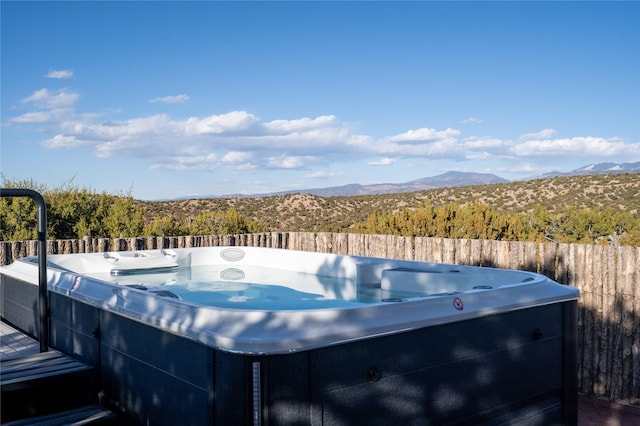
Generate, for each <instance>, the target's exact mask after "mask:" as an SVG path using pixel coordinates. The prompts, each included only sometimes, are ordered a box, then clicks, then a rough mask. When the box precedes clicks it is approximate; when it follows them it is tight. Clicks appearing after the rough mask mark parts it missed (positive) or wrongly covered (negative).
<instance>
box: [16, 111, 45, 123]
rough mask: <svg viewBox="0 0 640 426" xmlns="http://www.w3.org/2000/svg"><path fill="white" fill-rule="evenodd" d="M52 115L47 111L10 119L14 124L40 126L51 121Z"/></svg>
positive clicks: (29, 113)
mask: <svg viewBox="0 0 640 426" xmlns="http://www.w3.org/2000/svg"><path fill="white" fill-rule="evenodd" d="M52 117H53V115H52V114H51V113H50V112H49V111H34V112H28V113H26V114H22V115H19V116H18V117H15V118H13V119H11V121H12V122H14V123H29V124H41V123H47V122H49V121H51V119H52Z"/></svg>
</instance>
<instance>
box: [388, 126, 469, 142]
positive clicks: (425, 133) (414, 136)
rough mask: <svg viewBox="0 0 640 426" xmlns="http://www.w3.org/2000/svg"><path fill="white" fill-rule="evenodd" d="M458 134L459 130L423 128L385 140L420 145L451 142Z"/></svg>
mask: <svg viewBox="0 0 640 426" xmlns="http://www.w3.org/2000/svg"><path fill="white" fill-rule="evenodd" d="M459 134H460V131H459V130H454V129H451V128H449V129H446V130H436V129H430V128H426V127H423V128H421V129H415V130H408V131H406V132H404V133H401V134H399V135H395V136H391V137H389V138H386V141H387V142H395V143H400V144H404V143H408V144H412V143H422V142H441V141H444V140H453V138H455V137H456V136H458V135H459Z"/></svg>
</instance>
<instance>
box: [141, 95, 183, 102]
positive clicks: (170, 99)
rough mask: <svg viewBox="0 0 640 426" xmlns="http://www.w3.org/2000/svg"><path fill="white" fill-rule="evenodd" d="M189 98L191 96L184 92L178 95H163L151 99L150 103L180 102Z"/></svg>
mask: <svg viewBox="0 0 640 426" xmlns="http://www.w3.org/2000/svg"><path fill="white" fill-rule="evenodd" d="M188 100H189V96H188V95H185V94H182V95H176V96H163V97H160V98H153V99H149V103H152V104H153V103H158V102H159V103H163V104H179V103H182V102H187V101H188Z"/></svg>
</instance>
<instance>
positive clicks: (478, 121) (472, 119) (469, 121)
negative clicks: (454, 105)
mask: <svg viewBox="0 0 640 426" xmlns="http://www.w3.org/2000/svg"><path fill="white" fill-rule="evenodd" d="M462 123H463V124H467V123H482V120H480V119H479V118H476V117H467V118H465V119H464V120H462Z"/></svg>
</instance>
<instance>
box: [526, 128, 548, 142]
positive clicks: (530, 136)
mask: <svg viewBox="0 0 640 426" xmlns="http://www.w3.org/2000/svg"><path fill="white" fill-rule="evenodd" d="M555 135H556V131H555V130H553V129H544V130H541V131H539V132H536V133H526V134H524V135H522V136H520V137H519V138H518V140H520V141H530V140H539V139H549V138H551V137H553V136H555Z"/></svg>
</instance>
